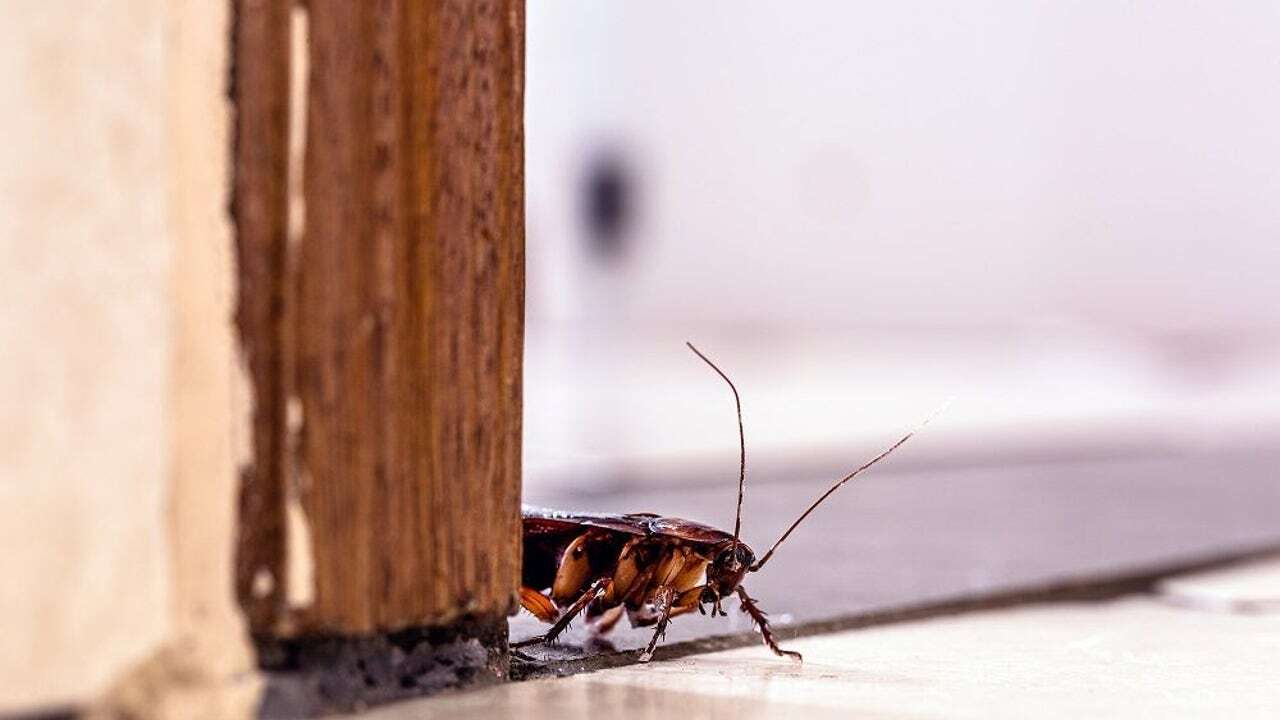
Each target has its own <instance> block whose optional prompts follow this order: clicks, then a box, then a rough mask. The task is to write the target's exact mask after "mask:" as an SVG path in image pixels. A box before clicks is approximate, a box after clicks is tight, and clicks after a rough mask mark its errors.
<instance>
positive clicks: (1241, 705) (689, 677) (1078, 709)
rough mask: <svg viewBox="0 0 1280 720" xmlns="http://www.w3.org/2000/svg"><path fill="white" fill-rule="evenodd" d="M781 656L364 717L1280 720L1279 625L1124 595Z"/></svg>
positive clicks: (838, 636)
mask: <svg viewBox="0 0 1280 720" xmlns="http://www.w3.org/2000/svg"><path fill="white" fill-rule="evenodd" d="M1268 567H1269V568H1271V569H1270V570H1267V568H1268ZM1274 568H1275V564H1274V563H1272V564H1271V565H1269V566H1262V570H1261V572H1263V573H1264V574H1265V573H1266V572H1273V571H1274ZM1189 582H1191V583H1192V584H1194V582H1195V579H1192V580H1190V581H1189ZM1238 587H1243V588H1244V590H1242V591H1243V592H1248V591H1249V590H1248V584H1247V583H1245V584H1244V585H1238ZM788 647H789V648H790V649H794V650H799V651H801V652H803V653H804V654H805V662H804V664H803V665H796V664H793V663H791V662H788V661H786V660H783V659H779V658H776V657H774V656H772V655H771V654H769V653H768V652H767V651H765V650H764V649H763V648H760V647H753V648H743V649H739V650H730V651H726V652H719V653H710V654H707V655H701V656H694V657H686V658H682V659H679V660H672V661H667V662H654V663H651V664H650V665H647V666H639V665H636V666H629V667H624V668H616V669H612V670H603V671H600V672H596V673H591V674H585V675H576V676H573V677H569V678H563V679H550V680H537V681H530V682H525V683H517V684H512V685H507V686H504V687H499V688H493V689H489V690H482V691H477V692H472V693H462V694H458V695H454V696H450V697H440V698H432V699H427V700H422V701H414V702H409V703H405V704H402V705H397V706H392V707H386V708H381V709H377V710H375V711H372V712H369V713H366V714H364V715H363V716H362V717H363V718H364V719H365V720H410V719H414V720H418V719H424V720H425V719H429V718H443V717H450V718H481V717H484V718H490V717H546V718H555V719H556V720H571V719H573V718H592V719H593V720H597V719H599V718H621V717H637V718H651V717H652V718H659V717H662V718H671V717H679V718H682V720H683V719H686V718H757V717H770V718H775V717H803V718H807V719H817V718H826V717H871V718H991V717H1008V718H1022V717H1039V718H1044V717H1061V718H1079V717H1161V718H1176V717H1186V718H1203V717H1232V718H1275V717H1280V683H1278V682H1276V668H1278V667H1280V614H1276V613H1272V614H1265V613H1263V614H1260V613H1254V614H1239V613H1218V612H1206V611H1203V610H1198V609H1190V608H1183V607H1176V606H1173V605H1170V604H1169V603H1167V602H1165V601H1163V600H1161V599H1160V598H1157V597H1149V596H1141V597H1137V596H1135V597H1129V598H1124V599H1121V600H1117V601H1111V602H1105V603H1071V604H1058V605H1044V606H1029V607H1021V608H1014V609H1008V610H1001V611H991V612H983V613H974V614H970V615H963V616H955V617H947V618H938V619H933V620H927V621H921V622H914V623H907V624H903V625H895V626H888V627H880V628H871V629H866V630H859V631H850V632H843V633H835V634H831V635H825V636H817V637H810V638H805V639H800V640H795V641H792V642H790V643H788Z"/></svg>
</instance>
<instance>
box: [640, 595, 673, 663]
mask: <svg viewBox="0 0 1280 720" xmlns="http://www.w3.org/2000/svg"><path fill="white" fill-rule="evenodd" d="M675 596H676V590H675V588H673V587H671V586H670V585H663V586H661V587H659V588H658V589H657V590H655V591H654V593H653V609H654V611H655V612H657V613H658V626H657V627H655V628H654V629H653V637H652V638H650V640H649V647H647V648H645V649H644V652H642V653H640V658H639V660H640V662H642V663H647V662H649V661H650V660H652V659H653V649H654V648H655V647H657V646H658V640H659V639H661V638H663V637H665V636H666V634H667V623H669V622H670V621H671V603H672V601H673V600H674V599H675Z"/></svg>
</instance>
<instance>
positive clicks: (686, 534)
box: [649, 517, 733, 545]
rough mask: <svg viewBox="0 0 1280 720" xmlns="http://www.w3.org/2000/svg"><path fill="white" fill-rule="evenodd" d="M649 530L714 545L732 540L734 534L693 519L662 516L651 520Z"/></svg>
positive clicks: (688, 540) (666, 535)
mask: <svg viewBox="0 0 1280 720" xmlns="http://www.w3.org/2000/svg"><path fill="white" fill-rule="evenodd" d="M649 531H650V532H652V533H653V534H655V535H662V536H663V537H670V538H677V539H680V540H684V541H686V542H691V543H699V544H702V543H705V544H708V545H714V544H716V543H721V542H725V541H726V540H732V539H733V535H731V534H729V533H727V532H725V531H723V530H719V529H717V528H714V527H711V526H710V525H703V524H702V523H700V522H694V521H693V520H683V519H681V518H669V517H660V518H654V519H653V520H651V521H650V522H649Z"/></svg>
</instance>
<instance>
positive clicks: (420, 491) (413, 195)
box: [241, 0, 524, 635]
mask: <svg viewBox="0 0 1280 720" xmlns="http://www.w3.org/2000/svg"><path fill="white" fill-rule="evenodd" d="M307 9H308V13H309V28H310V32H309V35H310V40H309V63H310V78H309V91H308V96H307V147H306V152H305V171H304V178H303V179H304V183H305V198H306V213H305V218H306V220H305V225H306V230H305V235H304V237H303V240H302V242H301V243H300V245H299V246H298V247H297V248H296V250H290V251H289V252H290V253H296V257H291V258H289V259H288V261H287V262H285V261H283V260H282V261H281V265H280V266H279V267H281V268H283V267H285V266H289V267H296V289H291V290H288V291H287V292H286V294H285V305H286V306H287V307H286V308H284V309H283V310H282V314H281V317H285V318H288V323H289V327H288V328H287V330H288V332H281V331H279V330H278V329H277V331H276V332H275V334H273V335H270V337H272V338H274V342H276V343H278V346H279V347H280V353H279V355H278V356H277V361H278V362H280V363H281V364H282V366H283V367H285V368H286V372H285V373H284V374H285V375H288V377H281V378H278V379H275V380H273V379H272V378H271V376H270V372H269V368H268V369H261V368H259V367H257V366H254V365H253V363H252V362H251V363H250V365H251V369H252V371H253V375H254V380H255V384H257V383H258V381H259V378H260V377H261V378H262V379H263V384H262V385H260V386H258V395H259V396H260V395H262V394H263V393H272V392H274V393H275V395H274V397H273V398H272V399H271V401H270V402H268V403H266V404H265V405H263V406H260V407H266V408H267V412H269V413H270V416H271V417H272V418H274V421H273V422H274V423H275V425H274V432H275V434H276V436H275V439H274V440H272V441H271V442H266V441H264V442H263V443H262V444H261V448H262V449H263V450H265V451H267V452H274V453H276V455H275V456H274V457H273V456H271V455H266V454H262V455H258V457H257V462H258V463H261V464H262V465H263V466H271V467H274V468H275V469H276V472H277V473H278V475H279V476H280V477H281V483H280V484H279V485H276V486H273V487H274V488H275V489H277V492H278V497H277V498H276V500H277V501H278V502H279V503H280V504H283V503H286V502H289V501H290V500H291V499H296V501H297V502H298V503H299V505H300V507H301V510H302V515H303V517H304V518H305V522H306V524H307V526H308V528H309V536H310V543H309V547H305V546H304V547H299V546H297V545H295V544H293V543H290V542H284V543H283V544H282V545H280V546H279V548H278V549H277V546H276V545H275V543H274V541H275V536H274V535H271V534H270V533H266V534H263V533H261V532H259V531H260V530H261V529H262V528H266V527H268V526H270V523H272V522H277V521H278V520H279V516H277V515H275V514H272V515H270V517H269V518H268V520H269V522H268V523H267V524H265V525H263V526H262V528H259V530H255V531H253V532H252V533H249V532H247V533H246V535H250V534H255V533H256V535H255V537H261V538H263V539H265V540H267V542H266V543H265V545H264V546H263V547H255V548H253V549H252V550H251V551H250V552H248V553H246V552H245V551H244V544H243V543H242V556H247V555H253V554H255V553H256V554H271V553H276V555H275V557H274V558H272V559H278V558H279V556H281V555H283V554H284V553H285V552H295V553H296V552H307V553H308V554H309V558H308V560H309V562H310V564H311V566H312V568H313V577H314V589H313V593H311V594H310V596H311V602H310V604H309V605H306V606H303V607H290V608H283V607H281V605H280V603H279V602H278V598H277V602H276V605H275V614H274V617H273V618H272V621H271V622H268V623H255V625H254V627H255V630H256V631H258V632H259V633H263V632H268V633H273V634H286V633H302V634H330V633H333V634H347V635H350V634H361V633H368V632H377V631H388V630H395V629H399V628H404V627H410V626H423V625H441V624H446V623H449V622H452V621H454V620H456V619H458V618H460V617H462V616H464V615H471V616H502V615H506V614H507V613H509V612H510V611H511V610H512V609H513V608H514V607H515V602H516V592H517V590H518V585H519V575H520V561H521V558H520V549H521V548H520V510H519V496H520V437H521V425H520V423H521V369H522V365H521V364H522V352H523V314H524V306H523V302H524V301H523V298H524V204H523V203H524V199H523V186H524V177H523V162H524V160H523V158H524V146H523V85H524V76H523V62H524V43H523V32H524V10H523V2H521V1H519V0H502V1H498V2H487V1H486V2H447V1H444V0H377V1H376V2H359V3H355V2H349V0H311V1H310V2H309V3H308V4H307ZM242 22H243V19H242ZM241 42H242V43H243V37H242V39H241ZM245 90H247V89H242V91H241V97H243V92H244V91H245ZM286 96H287V94H286V93H282V94H281V97H286ZM246 106H247V105H246V104H245V103H243V102H242V104H241V112H244V109H245V107H246ZM274 140H275V136H274V135H273V136H272V141H273V142H274ZM243 141H244V138H243V136H242V137H241V142H243ZM273 169H275V168H274V166H273ZM283 217H284V215H283V212H282V213H281V215H280V218H281V222H283ZM272 227H274V226H272ZM279 241H280V242H281V243H283V242H284V240H283V238H281V239H280V240H279ZM263 255H269V253H266V252H263ZM271 257H274V256H271ZM264 262H265V261H264ZM245 271H247V268H244V269H242V276H243V274H244V272H245ZM280 277H284V273H283V272H282V273H281V275H280ZM242 290H243V291H246V292H255V293H256V292H262V289H261V288H260V287H259V288H258V289H252V288H250V287H249V286H246V287H245V288H242ZM261 299H262V298H261V297H255V298H253V300H254V301H255V302H256V301H260V300H261ZM249 304H252V303H249ZM295 323H296V324H295ZM266 324H267V323H261V324H255V325H254V326H253V328H251V331H252V332H256V333H262V334H263V337H266V336H267V334H266V331H265V330H264V329H263V327H264V326H265V325H266ZM269 342H270V341H268V344H269ZM249 344H250V343H249V342H248V341H247V340H246V346H247V347H248V346H249ZM280 358H283V360H281V359H280ZM295 408H296V410H295ZM286 409H287V411H286ZM295 413H297V414H299V415H300V420H301V422H300V426H299V427H298V428H297V432H296V437H295V438H294V439H289V440H286V439H285V434H286V433H287V432H290V431H289V429H287V428H286V427H285V426H286V424H288V423H290V422H293V420H294V419H293V418H292V417H290V418H286V417H285V415H286V414H288V415H290V416H292V415H294V414H295ZM295 424H296V423H295ZM273 443H274V444H273ZM273 463H274V464H273ZM255 482H256V479H255ZM260 495H264V496H265V495H267V493H260ZM264 515H265V513H264ZM246 518H247V521H249V522H258V520H257V519H255V518H257V516H246ZM286 546H287V548H286ZM292 560H297V558H293V559H292ZM275 576H276V577H277V578H280V579H282V580H283V579H284V573H281V572H277V573H276V575H275ZM242 580H243V578H242ZM278 584H282V583H278ZM287 594H290V595H291V594H292V593H287Z"/></svg>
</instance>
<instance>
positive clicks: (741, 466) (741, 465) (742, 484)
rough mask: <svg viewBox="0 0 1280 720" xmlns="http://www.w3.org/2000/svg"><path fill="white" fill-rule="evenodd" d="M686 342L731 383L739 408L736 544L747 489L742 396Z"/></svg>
mask: <svg viewBox="0 0 1280 720" xmlns="http://www.w3.org/2000/svg"><path fill="white" fill-rule="evenodd" d="M684 344H685V345H688V346H689V349H690V350H692V351H693V353H694V354H695V355H697V356H698V357H700V358H702V361H703V362H705V363H706V364H708V365H710V366H711V369H712V370H715V371H716V374H717V375H719V376H720V377H722V378H724V381H725V382H727V383H729V389H730V390H732V391H733V402H734V404H735V405H736V406H737V408H738V511H737V513H736V514H735V515H734V517H733V544H734V545H735V546H736V545H737V544H738V543H739V538H740V537H741V533H742V497H743V495H744V493H745V492H746V489H747V436H746V433H745V432H744V431H743V429H742V398H740V397H739V396H738V388H736V387H734V385H733V381H732V380H730V379H729V376H728V375H725V374H724V371H723V370H721V369H720V368H718V367H716V364H715V363H713V362H711V359H710V358H708V357H707V356H706V355H703V354H702V351H701V350H699V349H698V348H696V347H694V346H693V343H691V342H689V341H687V340H686V341H685V343H684Z"/></svg>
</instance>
